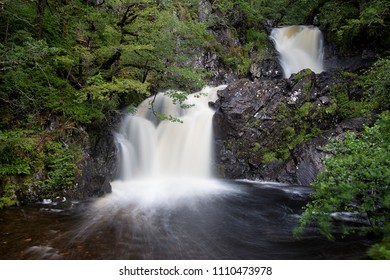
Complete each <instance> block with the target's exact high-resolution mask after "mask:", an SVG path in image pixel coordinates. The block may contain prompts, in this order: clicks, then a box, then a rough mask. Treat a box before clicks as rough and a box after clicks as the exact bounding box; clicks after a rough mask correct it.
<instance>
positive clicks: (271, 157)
mask: <svg viewBox="0 0 390 280" xmlns="http://www.w3.org/2000/svg"><path fill="white" fill-rule="evenodd" d="M275 160H278V158H277V155H276V153H275V152H266V153H265V154H264V155H263V162H264V163H270V162H272V161H275Z"/></svg>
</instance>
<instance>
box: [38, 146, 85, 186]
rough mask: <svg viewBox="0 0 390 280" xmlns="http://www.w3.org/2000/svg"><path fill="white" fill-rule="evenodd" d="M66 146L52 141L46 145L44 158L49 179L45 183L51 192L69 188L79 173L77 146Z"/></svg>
mask: <svg viewBox="0 0 390 280" xmlns="http://www.w3.org/2000/svg"><path fill="white" fill-rule="evenodd" d="M71 148H72V147H65V146H64V145H63V144H62V143H60V142H51V143H50V144H48V145H47V146H46V156H45V158H44V163H45V170H46V171H47V179H45V180H44V181H43V185H44V187H45V188H46V189H48V191H50V192H56V191H57V192H61V191H64V190H68V189H69V188H70V187H72V186H73V185H74V183H75V178H76V174H77V166H76V162H77V161H76V155H77V154H78V149H77V147H73V149H75V151H72V149H71Z"/></svg>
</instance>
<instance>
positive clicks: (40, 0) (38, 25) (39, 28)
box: [35, 0, 47, 39]
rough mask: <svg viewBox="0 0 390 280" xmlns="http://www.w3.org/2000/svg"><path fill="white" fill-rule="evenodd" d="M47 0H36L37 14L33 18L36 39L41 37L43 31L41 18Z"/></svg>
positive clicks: (43, 14) (43, 15)
mask: <svg viewBox="0 0 390 280" xmlns="http://www.w3.org/2000/svg"><path fill="white" fill-rule="evenodd" d="M46 4H47V0H38V3H37V15H36V18H35V28H36V29H35V32H36V37H37V39H41V38H42V31H43V19H44V17H45V8H46Z"/></svg>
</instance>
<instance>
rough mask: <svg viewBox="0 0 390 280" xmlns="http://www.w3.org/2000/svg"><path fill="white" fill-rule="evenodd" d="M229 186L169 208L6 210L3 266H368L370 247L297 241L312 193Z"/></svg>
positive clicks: (113, 204)
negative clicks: (354, 262) (111, 262)
mask: <svg viewBox="0 0 390 280" xmlns="http://www.w3.org/2000/svg"><path fill="white" fill-rule="evenodd" d="M183 184H184V183H183ZM223 184H224V186H225V187H226V188H225V189H224V190H220V191H218V192H215V193H212V194H207V195H197V194H196V195H194V196H193V197H192V195H190V196H188V197H181V198H180V199H179V200H180V203H179V202H177V201H176V202H174V203H167V204H164V205H162V204H159V205H156V204H155V203H154V202H153V203H152V205H154V206H150V205H149V206H145V203H144V202H143V204H142V205H140V204H139V203H138V202H135V201H132V200H126V199H125V200H120V201H119V200H115V199H112V197H110V195H108V198H100V199H97V200H91V201H86V202H71V203H70V202H68V203H69V204H68V205H67V207H65V208H64V207H62V206H59V205H55V204H53V203H51V204H36V205H31V206H25V207H19V208H8V209H3V210H1V211H0V259H138V260H145V259H146V260H147V259H266V260H273V259H281V260H285V259H297V260H308V259H367V255H366V251H367V248H368V247H369V246H370V242H369V241H367V240H364V239H359V238H356V237H351V238H345V239H336V240H335V241H328V240H326V239H324V238H323V237H322V236H321V235H320V234H319V232H318V231H317V230H316V228H315V227H313V228H308V230H307V232H306V233H305V235H304V236H303V237H302V238H301V239H300V240H296V239H294V238H293V237H292V230H293V229H294V227H295V226H296V225H297V222H298V219H299V216H300V214H301V213H302V210H301V209H302V206H303V205H305V203H307V201H308V195H309V193H310V189H309V188H305V187H292V186H283V185H277V184H273V183H259V182H249V181H230V182H223ZM163 199H166V198H163ZM62 208H63V209H62Z"/></svg>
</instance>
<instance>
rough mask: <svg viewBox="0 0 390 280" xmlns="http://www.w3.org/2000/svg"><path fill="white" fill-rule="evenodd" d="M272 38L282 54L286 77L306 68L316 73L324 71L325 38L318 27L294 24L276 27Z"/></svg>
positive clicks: (281, 62)
mask: <svg viewBox="0 0 390 280" xmlns="http://www.w3.org/2000/svg"><path fill="white" fill-rule="evenodd" d="M271 39H272V40H273V41H274V43H275V48H276V50H277V51H278V52H279V54H280V58H279V60H280V64H281V66H282V68H283V71H284V76H285V77H286V78H288V77H290V75H291V74H293V73H298V72H299V71H301V70H303V69H306V68H309V69H311V70H312V71H313V72H315V73H321V72H322V71H324V68H323V38H322V33H321V31H320V30H319V29H318V28H317V27H312V26H303V25H293V26H287V27H280V28H274V29H273V30H272V32H271Z"/></svg>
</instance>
